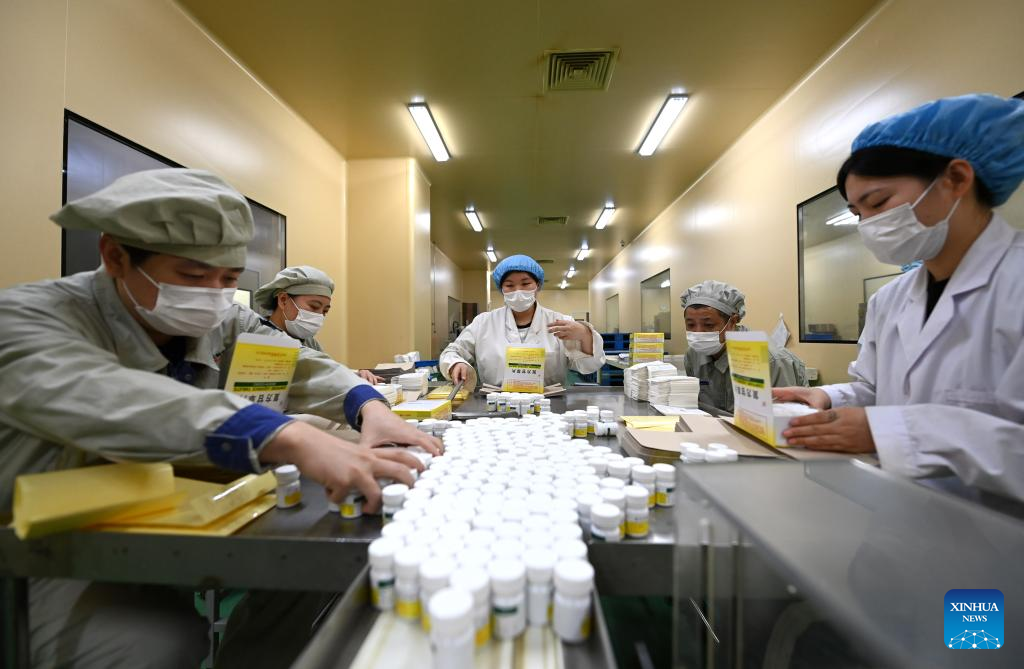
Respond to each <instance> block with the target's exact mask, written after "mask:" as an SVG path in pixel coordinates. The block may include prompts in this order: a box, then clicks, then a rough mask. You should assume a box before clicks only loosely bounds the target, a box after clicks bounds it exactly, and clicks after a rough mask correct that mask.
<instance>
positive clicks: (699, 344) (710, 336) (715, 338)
mask: <svg viewBox="0 0 1024 669" xmlns="http://www.w3.org/2000/svg"><path fill="white" fill-rule="evenodd" d="M731 320H732V316H730V317H729V318H728V320H726V321H725V325H724V326H722V329H721V330H719V331H718V332H689V331H687V333H686V342H687V343H688V344H689V345H690V348H692V349H693V350H694V351H696V352H697V353H701V354H703V355H715V354H716V353H718V352H719V351H721V350H722V349H723V348H725V344H724V343H722V341H721V339H720V338H721V336H722V333H723V332H725V330H726V328H728V327H729V322H730V321H731Z"/></svg>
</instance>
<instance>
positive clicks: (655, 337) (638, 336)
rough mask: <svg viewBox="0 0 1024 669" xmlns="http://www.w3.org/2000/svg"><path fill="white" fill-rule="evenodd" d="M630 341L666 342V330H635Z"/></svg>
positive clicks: (644, 342) (645, 342)
mask: <svg viewBox="0 0 1024 669" xmlns="http://www.w3.org/2000/svg"><path fill="white" fill-rule="evenodd" d="M629 342H630V344H632V343H633V342H637V343H641V344H656V343H658V342H661V343H664V342H665V333H664V332H634V333H633V334H631V335H630V336H629Z"/></svg>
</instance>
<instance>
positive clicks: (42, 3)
mask: <svg viewBox="0 0 1024 669" xmlns="http://www.w3.org/2000/svg"><path fill="white" fill-rule="evenodd" d="M0 97H2V98H3V100H4V102H3V104H0V146H3V148H4V151H3V155H2V156H0V200H2V201H3V202H4V210H3V213H2V214H0V221H2V228H3V230H4V233H5V237H6V239H7V243H6V244H4V245H3V247H2V248H0V287H3V286H9V285H12V284H15V283H20V282H25V281H35V280H39V279H44V278H52V277H58V276H59V275H60V254H61V241H60V230H59V228H58V227H57V226H56V225H54V224H53V223H51V222H50V221H49V220H47V217H48V216H49V215H50V214H51V213H53V212H54V211H56V210H57V209H59V208H60V205H61V161H62V153H63V132H64V130H63V114H64V109H65V108H67V109H70V110H71V111H73V112H75V113H77V114H80V115H82V116H84V117H85V118H87V119H89V120H91V121H94V122H96V123H98V124H100V125H102V126H104V127H106V128H108V129H110V130H112V131H114V132H116V133H118V134H121V135H123V136H125V137H127V138H129V139H131V140H133V141H135V142H137V143H139V144H141V145H143V146H146V147H148V148H149V149H152V150H153V151H156V152H158V153H160V154H162V155H164V156H167V157H168V158H170V159H172V160H175V161H177V162H179V163H181V164H183V165H187V166H189V167H196V168H204V169H208V170H211V171H213V172H216V173H217V174H220V175H221V176H223V177H224V178H226V179H227V180H228V181H229V182H231V183H232V184H233V185H234V186H235V187H237V188H238V189H239V190H240V191H242V192H243V193H245V194H246V195H248V196H249V197H251V198H253V199H255V200H257V201H259V202H261V203H263V204H265V205H267V206H268V207H271V208H272V209H275V210H277V211H279V212H281V213H283V214H284V215H285V216H287V220H288V236H287V245H288V246H287V262H289V263H291V264H308V265H315V266H317V267H320V268H322V269H323V270H324V271H326V272H327V273H328V274H330V275H331V276H332V277H334V279H335V281H336V282H338V284H339V285H341V286H344V285H345V283H346V279H347V267H346V254H345V205H344V197H345V161H344V159H343V158H342V156H341V155H339V154H338V152H337V151H336V150H335V149H334V148H333V147H332V146H331V145H329V144H328V143H327V142H326V141H325V140H324V139H323V138H322V137H321V136H320V135H319V134H317V132H316V131H314V130H313V129H312V128H311V127H310V126H309V125H308V124H307V123H306V122H305V121H303V120H302V119H301V118H299V117H298V116H297V115H296V114H295V113H294V112H293V111H292V110H291V109H290V108H288V107H287V106H286V105H285V104H283V103H282V102H281V101H280V100H279V99H278V98H277V97H275V95H274V94H273V93H272V92H271V91H269V90H268V89H267V87H266V86H265V85H264V84H262V83H261V82H260V81H258V80H257V79H255V78H254V77H253V76H252V75H251V74H250V73H249V72H248V71H247V70H246V69H245V68H244V67H243V66H242V65H240V64H239V63H238V62H237V61H236V60H235V59H234V58H232V57H231V55H230V54H228V53H227V52H226V51H225V50H224V49H223V48H222V47H221V46H220V45H219V44H218V43H217V42H216V41H215V40H214V39H212V38H211V37H210V36H209V35H208V34H207V33H206V32H205V31H204V30H203V29H202V28H201V27H200V26H198V25H197V24H196V23H195V22H194V21H193V20H192V19H191V17H190V16H189V15H188V14H187V13H186V12H184V11H183V10H182V9H181V8H180V7H179V6H178V5H176V4H175V3H173V2H170V1H169V0H137V1H132V2H124V1H115V0H74V1H73V2H72V1H70V0H65V1H61V0H39V1H37V2H21V1H18V2H3V3H0ZM343 296H344V290H342V291H339V293H337V294H336V295H335V300H336V303H335V308H334V309H333V310H332V312H331V315H330V317H329V318H328V319H327V321H326V324H325V325H324V329H323V331H322V333H321V335H320V336H319V339H320V341H321V342H322V343H323V344H324V347H325V348H326V350H327V351H328V353H330V354H332V355H334V356H336V357H338V358H339V359H342V360H344V359H345V356H346V353H347V341H346V331H347V324H346V318H345V311H346V310H345V308H344V297H343Z"/></svg>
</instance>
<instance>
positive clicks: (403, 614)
mask: <svg viewBox="0 0 1024 669" xmlns="http://www.w3.org/2000/svg"><path fill="white" fill-rule="evenodd" d="M395 612H396V613H397V614H398V616H399V617H400V618H407V619H409V620H415V619H417V618H419V617H420V600H418V599H399V600H398V601H397V602H395Z"/></svg>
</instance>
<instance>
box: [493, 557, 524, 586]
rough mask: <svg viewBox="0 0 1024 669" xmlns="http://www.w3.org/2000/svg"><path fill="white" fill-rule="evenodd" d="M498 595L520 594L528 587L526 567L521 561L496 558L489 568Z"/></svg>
mask: <svg viewBox="0 0 1024 669" xmlns="http://www.w3.org/2000/svg"><path fill="white" fill-rule="evenodd" d="M487 573H488V575H489V576H490V577H491V588H492V589H493V590H494V594H496V595H512V594H516V593H520V592H522V591H523V588H525V587H526V567H525V566H524V565H523V561H522V560H519V559H509V558H500V557H499V558H496V559H495V560H493V561H492V562H491V564H490V566H489V567H488V568H487Z"/></svg>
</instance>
